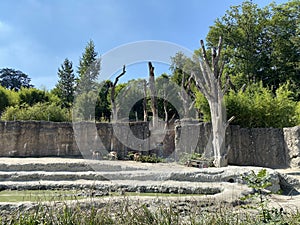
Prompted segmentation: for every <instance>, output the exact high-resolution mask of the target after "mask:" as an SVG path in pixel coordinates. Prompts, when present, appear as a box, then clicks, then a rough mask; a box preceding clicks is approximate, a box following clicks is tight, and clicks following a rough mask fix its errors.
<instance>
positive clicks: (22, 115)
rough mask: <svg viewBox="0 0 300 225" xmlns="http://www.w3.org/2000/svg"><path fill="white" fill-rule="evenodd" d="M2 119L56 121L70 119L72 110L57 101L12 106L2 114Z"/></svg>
mask: <svg viewBox="0 0 300 225" xmlns="http://www.w3.org/2000/svg"><path fill="white" fill-rule="evenodd" d="M1 120H6V121H9V120H44V121H54V122H64V121H70V120H71V116H70V111H69V110H68V109H62V108H61V107H60V106H58V105H56V104H55V103H47V102H45V103H40V102H39V103H36V104H35V105H33V106H28V105H22V106H19V105H17V106H11V107H8V108H7V109H6V110H5V111H4V112H3V114H2V116H1Z"/></svg>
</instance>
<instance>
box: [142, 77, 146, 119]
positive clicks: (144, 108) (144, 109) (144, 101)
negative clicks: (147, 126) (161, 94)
mask: <svg viewBox="0 0 300 225" xmlns="http://www.w3.org/2000/svg"><path fill="white" fill-rule="evenodd" d="M143 82H144V99H143V111H144V122H147V81H146V80H143Z"/></svg>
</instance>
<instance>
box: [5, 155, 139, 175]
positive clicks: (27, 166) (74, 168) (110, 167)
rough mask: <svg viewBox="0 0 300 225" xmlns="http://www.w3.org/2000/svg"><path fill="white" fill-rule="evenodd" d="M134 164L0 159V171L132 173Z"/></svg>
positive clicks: (64, 159) (60, 159)
mask: <svg viewBox="0 0 300 225" xmlns="http://www.w3.org/2000/svg"><path fill="white" fill-rule="evenodd" d="M141 169H143V168H140V167H137V164H136V162H127V163H126V164H125V163H124V162H123V161H110V160H101V161H100V160H89V159H69V158H0V171H51V172H57V171H69V172H83V171H92V170H96V171H133V170H141Z"/></svg>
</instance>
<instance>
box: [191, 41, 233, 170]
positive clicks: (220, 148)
mask: <svg viewBox="0 0 300 225" xmlns="http://www.w3.org/2000/svg"><path fill="white" fill-rule="evenodd" d="M200 43H201V48H202V59H200V68H201V72H202V75H196V74H195V73H192V76H193V78H194V79H195V81H196V85H197V88H198V89H199V90H200V91H201V92H202V93H203V94H204V96H205V97H206V98H207V100H208V103H209V106H210V113H211V122H212V135H213V138H212V147H213V152H214V164H215V166H216V167H224V166H227V165H228V157H227V149H226V146H225V132H226V128H227V126H228V123H229V121H226V109H225V104H224V93H223V90H222V85H221V75H222V69H223V66H222V67H221V68H219V59H220V53H221V45H222V38H221V37H220V39H219V44H218V47H217V49H216V48H213V49H212V63H211V65H210V63H209V60H208V58H207V54H206V50H205V47H204V43H203V41H202V40H201V42H200ZM230 120H231V119H230Z"/></svg>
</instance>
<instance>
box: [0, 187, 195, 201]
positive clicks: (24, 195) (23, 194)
mask: <svg viewBox="0 0 300 225" xmlns="http://www.w3.org/2000/svg"><path fill="white" fill-rule="evenodd" d="M80 193H82V191H81V192H80V191H75V190H74V191H72V190H20V191H17V190H5V191H1V192H0V202H24V201H31V202H43V201H67V200H75V199H78V200H79V199H84V198H89V197H88V196H89V195H85V196H84V195H79V194H80ZM87 194H88V193H87ZM123 195H124V196H141V197H143V196H150V197H184V196H201V195H200V194H168V193H137V192H125V193H124V194H123ZM110 196H115V197H116V196H121V194H120V193H119V192H110V193H109V195H108V196H102V197H97V198H103V197H110Z"/></svg>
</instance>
